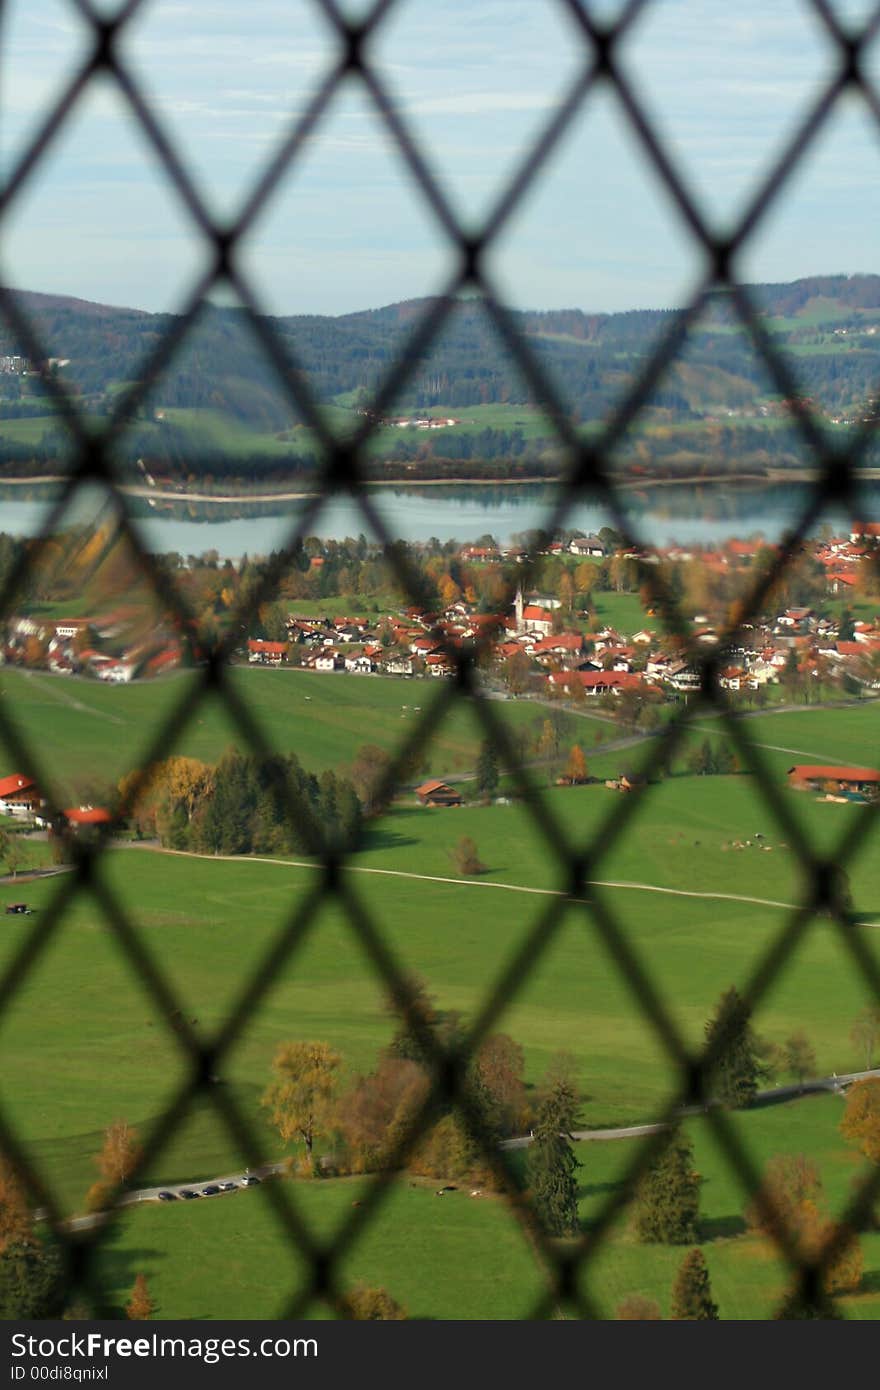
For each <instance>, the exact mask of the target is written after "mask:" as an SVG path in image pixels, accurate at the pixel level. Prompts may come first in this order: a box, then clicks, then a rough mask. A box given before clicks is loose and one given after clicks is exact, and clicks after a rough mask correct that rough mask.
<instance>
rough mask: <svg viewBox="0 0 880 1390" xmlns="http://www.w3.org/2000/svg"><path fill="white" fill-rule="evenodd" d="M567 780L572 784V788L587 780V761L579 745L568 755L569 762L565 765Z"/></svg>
mask: <svg viewBox="0 0 880 1390" xmlns="http://www.w3.org/2000/svg"><path fill="white" fill-rule="evenodd" d="M565 779H566V781H567V782H571V784H572V786H577V785H578V784H579V783H581V782H586V780H587V760H586V758H585V757H584V750H583V748H581V746H580V744H579V743H576V744H575V745H574V747H573V748H572V750H571V752H570V753H569V755H568V762H567V763H566V765H565Z"/></svg>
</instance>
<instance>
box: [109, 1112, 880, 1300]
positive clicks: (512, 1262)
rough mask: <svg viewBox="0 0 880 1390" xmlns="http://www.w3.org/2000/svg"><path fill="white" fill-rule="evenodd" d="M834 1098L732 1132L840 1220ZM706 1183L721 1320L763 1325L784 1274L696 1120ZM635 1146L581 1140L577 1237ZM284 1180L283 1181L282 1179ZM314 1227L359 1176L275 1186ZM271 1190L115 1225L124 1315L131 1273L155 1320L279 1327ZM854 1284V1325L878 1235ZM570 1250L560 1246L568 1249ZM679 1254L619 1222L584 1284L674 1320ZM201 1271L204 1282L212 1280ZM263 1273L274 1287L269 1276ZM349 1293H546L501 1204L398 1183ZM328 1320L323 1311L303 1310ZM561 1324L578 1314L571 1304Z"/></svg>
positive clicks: (866, 1294) (352, 1261)
mask: <svg viewBox="0 0 880 1390" xmlns="http://www.w3.org/2000/svg"><path fill="white" fill-rule="evenodd" d="M841 1112H842V1103H841V1101H840V1100H839V1099H838V1098H836V1097H827V1098H821V1099H808V1100H803V1101H797V1102H792V1103H789V1104H786V1105H781V1106H775V1107H768V1108H764V1109H759V1110H754V1111H751V1112H748V1113H744V1114H739V1115H737V1116H735V1117H734V1125H735V1128H736V1130H737V1132H738V1136H739V1138H740V1139H741V1141H742V1142H743V1144H744V1145H745V1146H746V1148H747V1149H748V1151H749V1154H750V1157H751V1159H752V1161H753V1163H755V1164H756V1166H757V1167H758V1169H759V1170H760V1168H761V1167H762V1166H763V1163H764V1162H765V1161H766V1159H768V1158H770V1157H771V1156H773V1155H775V1154H779V1153H792V1154H793V1153H804V1154H807V1155H808V1156H809V1157H810V1158H812V1159H813V1160H814V1161H815V1162H816V1163H817V1165H818V1167H819V1170H820V1173H821V1175H822V1181H823V1188H824V1201H825V1205H826V1207H827V1210H828V1211H829V1212H831V1213H839V1212H840V1211H841V1210H842V1208H843V1206H844V1205H845V1203H846V1201H847V1199H848V1197H849V1194H850V1185H851V1182H852V1180H853V1178H854V1177H855V1176H856V1175H860V1174H861V1173H862V1169H861V1167H860V1164H859V1162H858V1160H857V1158H856V1156H855V1155H854V1154H853V1153H852V1151H851V1150H849V1149H848V1148H847V1147H846V1146H845V1145H844V1144H843V1142H842V1140H841V1139H840V1137H839V1134H838V1132H837V1127H838V1124H839V1120H840V1115H841ZM687 1127H688V1130H689V1132H690V1134H691V1137H692V1139H693V1141H694V1150H695V1158H696V1166H697V1169H698V1171H699V1172H700V1174H701V1176H702V1178H703V1185H702V1188H701V1231H700V1236H701V1243H702V1247H703V1250H704V1253H705V1256H706V1260H707V1263H708V1266H709V1271H710V1276H711V1280H712V1290H713V1295H714V1297H715V1299H716V1302H717V1303H718V1305H719V1311H720V1316H721V1317H722V1318H733V1319H741V1318H768V1317H772V1315H773V1312H774V1310H775V1308H776V1307H777V1306H778V1304H779V1303H780V1301H781V1299H782V1297H783V1294H784V1292H785V1289H786V1285H787V1270H786V1267H785V1265H784V1264H783V1262H782V1261H781V1259H780V1258H779V1257H778V1256H777V1255H776V1254H775V1252H774V1250H773V1248H772V1247H771V1246H770V1245H769V1243H768V1242H766V1241H765V1240H763V1239H761V1238H759V1237H756V1236H755V1235H752V1234H749V1233H748V1232H747V1231H746V1230H745V1225H744V1222H743V1216H742V1214H743V1208H744V1206H745V1203H746V1200H747V1199H746V1196H745V1194H744V1192H743V1190H742V1188H741V1186H740V1183H739V1181H738V1179H737V1178H736V1176H735V1174H734V1173H733V1172H732V1170H731V1168H730V1165H729V1163H728V1162H727V1161H726V1160H725V1158H724V1156H723V1155H722V1154H721V1153H720V1152H719V1149H718V1146H717V1142H716V1141H715V1139H714V1137H713V1135H712V1133H711V1132H710V1130H709V1128H708V1126H707V1125H706V1123H705V1122H704V1121H696V1120H695V1121H691V1122H689V1124H688V1126H687ZM637 1142H638V1141H635V1140H629V1141H619V1142H617V1141H616V1142H612V1143H601V1142H600V1143H592V1144H587V1143H581V1144H579V1145H578V1146H577V1150H576V1151H577V1156H578V1158H579V1160H580V1162H581V1164H582V1167H581V1169H580V1172H579V1174H578V1180H579V1185H580V1215H581V1219H582V1222H583V1224H584V1226H585V1228H586V1229H589V1226H590V1223H591V1222H592V1221H593V1220H594V1219H595V1217H596V1215H597V1214H598V1212H599V1211H600V1210H601V1208H602V1206H603V1204H604V1203H605V1202H607V1200H608V1199H609V1196H611V1195H612V1194H613V1192H614V1190H615V1189H616V1187H617V1186H618V1184H619V1183H620V1181H621V1176H622V1173H623V1171H624V1169H625V1166H626V1165H627V1164H628V1163H630V1162H631V1161H632V1159H633V1157H634V1155H635V1149H636V1144H637ZM282 1181H283V1180H282ZM284 1187H285V1189H286V1191H285V1194H284V1195H285V1196H288V1195H289V1196H291V1197H292V1198H294V1199H295V1202H296V1206H297V1209H298V1210H299V1212H300V1214H301V1215H302V1217H303V1218H304V1219H305V1220H306V1222H307V1224H308V1226H309V1229H310V1230H311V1231H313V1232H314V1233H315V1234H316V1235H318V1236H319V1237H320V1238H323V1239H327V1238H328V1237H330V1236H332V1235H334V1234H336V1233H338V1232H339V1231H340V1230H341V1229H342V1228H343V1227H344V1226H345V1224H346V1223H347V1222H348V1221H349V1220H350V1219H351V1218H353V1217H356V1216H357V1213H356V1212H354V1211H353V1210H352V1207H353V1206H354V1205H355V1204H356V1203H358V1202H359V1201H360V1199H361V1197H362V1196H363V1180H362V1179H353V1178H352V1179H336V1180H325V1181H316V1182H298V1183H296V1184H295V1185H292V1184H289V1183H288V1182H284ZM266 1197H267V1194H266V1193H265V1191H262V1190H259V1189H258V1190H254V1191H250V1192H244V1191H242V1192H238V1193H236V1194H235V1195H234V1196H232V1197H229V1198H225V1199H223V1200H217V1201H214V1200H202V1201H199V1202H187V1203H183V1202H180V1203H176V1204H174V1205H171V1204H170V1203H169V1204H168V1205H167V1206H159V1205H158V1204H156V1205H152V1204H151V1205H149V1206H146V1205H145V1206H143V1207H140V1208H138V1209H136V1210H134V1211H132V1212H131V1213H126V1214H125V1215H124V1216H122V1217H121V1218H120V1220H119V1221H118V1223H117V1225H116V1226H115V1227H114V1229H113V1231H112V1232H111V1233H110V1235H109V1236H108V1238H107V1241H106V1244H105V1245H104V1247H103V1249H102V1252H101V1255H100V1257H99V1260H98V1266H97V1268H98V1273H99V1277H100V1280H101V1283H102V1286H103V1287H104V1289H105V1291H106V1297H107V1299H108V1301H109V1302H110V1303H111V1304H113V1303H116V1304H118V1305H119V1306H121V1305H122V1304H123V1303H124V1302H125V1300H126V1297H127V1295H128V1293H129V1291H130V1289H131V1285H132V1282H133V1280H134V1277H135V1275H136V1274H137V1273H143V1274H145V1275H146V1277H147V1280H148V1283H149V1287H150V1290H151V1293H152V1294H153V1296H154V1298H155V1299H156V1301H157V1304H158V1308H157V1316H158V1317H160V1318H161V1317H182V1318H208V1319H212V1318H218V1319H219V1318H233V1317H234V1318H277V1317H281V1316H283V1315H284V1314H285V1313H286V1311H287V1308H288V1307H289V1305H290V1303H291V1302H292V1300H293V1298H294V1297H295V1296H297V1295H300V1294H302V1293H303V1290H304V1288H305V1287H307V1286H306V1284H305V1278H306V1269H305V1266H304V1264H303V1261H302V1260H301V1259H300V1258H299V1257H298V1256H297V1255H296V1254H295V1252H293V1251H292V1250H291V1248H290V1245H289V1242H288V1241H286V1239H285V1237H284V1235H283V1234H282V1233H281V1232H280V1230H279V1227H278V1223H277V1220H276V1218H275V1216H274V1213H273V1211H272V1210H271V1208H270V1206H269V1203H268V1201H267V1200H266ZM861 1243H862V1250H863V1255H864V1268H865V1274H864V1278H863V1283H862V1289H861V1290H860V1291H859V1292H858V1293H856V1294H851V1295H848V1296H846V1297H844V1298H841V1299H840V1300H839V1309H840V1312H841V1313H842V1314H843V1316H845V1317H847V1318H858V1319H861V1318H876V1317H877V1316H878V1313H880V1234H876V1233H875V1234H870V1235H864V1236H862V1238H861ZM564 1244H565V1243H562V1245H563V1247H564ZM683 1254H684V1250H683V1249H682V1248H681V1247H673V1246H657V1245H640V1244H637V1243H636V1242H635V1241H634V1239H633V1236H632V1234H631V1232H630V1230H629V1225H628V1215H626V1214H625V1215H624V1216H623V1217H622V1218H620V1219H619V1221H618V1222H617V1224H616V1225H614V1226H613V1227H612V1228H611V1231H610V1232H609V1237H608V1239H607V1240H606V1241H605V1242H603V1244H602V1245H601V1246H600V1248H599V1251H598V1252H597V1255H596V1258H595V1259H593V1260H592V1262H591V1263H590V1265H589V1266H588V1267H587V1268H586V1269H585V1270H584V1272H583V1273H582V1275H581V1278H580V1282H579V1287H580V1290H581V1293H582V1294H583V1295H584V1297H586V1298H588V1299H589V1300H590V1304H591V1306H592V1309H593V1310H594V1311H595V1313H596V1314H597V1315H598V1316H601V1317H613V1316H614V1312H615V1309H616V1307H617V1305H618V1303H619V1302H620V1301H621V1300H622V1299H623V1298H625V1297H626V1296H627V1295H628V1294H633V1293H642V1294H645V1295H647V1296H648V1297H651V1298H654V1299H656V1300H657V1302H658V1303H659V1305H660V1309H661V1313H662V1315H663V1316H664V1317H668V1316H669V1313H670V1291H671V1287H672V1282H673V1279H674V1277H675V1272H676V1270H677V1268H678V1265H679V1264H680V1262H681V1259H682V1256H683ZM206 1270H209V1271H210V1278H209V1279H208V1280H207V1281H206ZM267 1270H271V1272H272V1273H271V1278H267V1277H266V1271H267ZM338 1284H339V1287H340V1289H341V1290H343V1291H345V1290H347V1289H350V1288H352V1287H354V1286H356V1285H357V1284H367V1285H377V1284H378V1285H382V1286H384V1287H386V1288H387V1289H388V1290H389V1292H390V1293H391V1294H392V1295H393V1296H394V1297H395V1298H396V1299H397V1300H398V1301H399V1302H401V1303H402V1304H403V1305H404V1307H405V1308H406V1309H407V1311H408V1312H409V1315H410V1317H415V1318H419V1317H423V1318H424V1317H427V1318H497V1319H509V1318H520V1317H528V1316H529V1315H530V1314H531V1313H532V1312H533V1310H534V1309H535V1308H536V1306H537V1305H538V1303H539V1301H540V1299H541V1297H542V1295H543V1293H544V1292H545V1289H546V1284H545V1281H544V1275H543V1274H542V1272H541V1268H540V1265H539V1264H538V1262H537V1259H536V1256H535V1253H534V1251H533V1248H532V1246H531V1244H530V1242H529V1240H528V1238H527V1236H526V1235H525V1234H524V1233H523V1231H522V1229H521V1228H520V1226H519V1225H518V1224H517V1222H516V1220H515V1218H514V1217H513V1215H512V1213H511V1211H510V1209H509V1207H508V1205H507V1203H506V1201H505V1199H504V1198H503V1197H501V1196H481V1197H479V1198H472V1197H471V1196H470V1194H469V1190H468V1189H467V1188H465V1189H463V1190H459V1191H454V1192H447V1193H445V1194H444V1195H443V1198H442V1200H438V1199H437V1197H436V1195H435V1189H434V1187H433V1186H429V1185H426V1184H421V1183H419V1184H416V1183H413V1182H412V1181H410V1180H408V1179H407V1178H406V1177H403V1178H401V1179H400V1180H399V1181H398V1182H397V1183H396V1184H395V1185H394V1186H393V1187H392V1189H391V1191H390V1194H389V1195H388V1197H387V1199H386V1200H385V1201H384V1202H383V1203H382V1204H381V1205H380V1206H379V1208H378V1212H377V1214H376V1215H375V1218H374V1219H373V1220H372V1221H371V1222H370V1223H369V1224H368V1225H367V1226H366V1227H365V1228H364V1229H363V1232H362V1233H361V1234H360V1235H359V1236H358V1238H357V1239H356V1241H355V1242H354V1243H353V1245H352V1246H351V1248H350V1250H349V1251H348V1252H347V1253H346V1255H345V1256H344V1257H343V1259H342V1260H341V1262H340V1265H339V1267H338ZM306 1309H307V1316H309V1317H316V1318H321V1317H327V1316H331V1315H332V1314H330V1313H329V1310H328V1308H327V1307H326V1305H322V1304H317V1303H312V1304H308V1303H307V1304H306ZM555 1315H556V1316H560V1315H562V1316H566V1315H567V1316H576V1315H577V1313H576V1310H575V1309H574V1308H573V1307H571V1306H569V1307H564V1308H562V1309H557V1310H555Z"/></svg>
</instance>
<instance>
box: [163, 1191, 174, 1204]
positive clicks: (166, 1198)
mask: <svg viewBox="0 0 880 1390" xmlns="http://www.w3.org/2000/svg"><path fill="white" fill-rule="evenodd" d="M159 1201H160V1202H176V1201H177V1193H176V1192H160V1193H159Z"/></svg>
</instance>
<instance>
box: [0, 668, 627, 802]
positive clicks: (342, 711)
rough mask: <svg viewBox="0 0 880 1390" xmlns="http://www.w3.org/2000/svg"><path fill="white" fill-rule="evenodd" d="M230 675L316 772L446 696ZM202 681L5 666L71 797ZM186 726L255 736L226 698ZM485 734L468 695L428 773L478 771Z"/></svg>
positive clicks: (35, 740) (408, 688)
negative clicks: (233, 717)
mask: <svg viewBox="0 0 880 1390" xmlns="http://www.w3.org/2000/svg"><path fill="white" fill-rule="evenodd" d="M229 678H230V682H231V685H232V687H233V690H234V691H235V692H236V693H238V694H239V695H240V696H243V697H245V698H246V699H247V702H248V708H249V710H250V711H251V714H252V717H253V718H254V720H255V721H256V722H257V724H258V725H259V727H260V728H261V729H262V731H263V733H264V735H265V737H266V738H267V740H268V741H269V742H271V743H272V745H273V747H275V748H277V749H279V750H280V751H282V752H293V753H296V754H297V756H298V757H299V758H300V760H301V762H302V763H303V765H304V766H305V767H307V768H309V769H310V770H314V771H322V770H323V769H324V768H327V767H333V768H337V769H339V768H343V767H345V766H346V765H347V764H349V763H350V762H351V761H352V760H353V758H354V756H355V754H356V752H357V750H358V748H359V747H360V746H361V745H362V744H364V743H375V744H378V745H379V746H380V747H383V748H387V749H393V748H395V747H397V746H398V744H399V743H400V741H401V740H402V739H403V738H404V737H405V736H406V734H407V733H409V732H410V731H411V730H412V728H413V725H414V723H415V721H416V720H417V719H418V718H419V714H418V713H417V712H416V707H417V706H418V707H420V708H421V711H422V712H423V713H424V712H425V711H427V710H428V709H429V707H430V706H431V704H432V702H433V701H435V700H437V699H438V697H441V696H442V694H443V691H442V690H441V689H440V688H439V683H435V682H431V681H427V680H397V679H394V678H393V677H383V676H370V677H366V676H364V677H355V676H349V675H342V674H338V675H332V674H331V675H322V674H315V673H314V672H307V671H295V670H288V671H272V670H265V669H263V670H260V669H253V668H247V667H241V668H234V669H232V670H231V671H230V675H229ZM198 680H199V673H198V672H191V673H188V672H181V673H179V674H177V675H175V676H173V677H171V678H169V679H166V680H162V681H147V682H135V683H134V684H132V685H128V686H110V685H106V684H104V683H102V682H100V681H83V680H70V679H65V678H64V677H59V676H52V675H49V674H48V673H45V672H25V671H21V670H17V669H13V668H11V667H5V668H4V669H3V670H2V671H0V694H2V695H3V697H4V705H5V707H6V709H7V710H8V713H9V716H10V718H11V719H12V720H13V721H14V723H15V725H16V726H17V727H18V728H19V729H20V731H21V734H22V736H23V737H24V738H25V739H27V740H28V741H29V743H30V745H31V746H32V747H33V748H34V750H35V753H36V756H37V757H38V758H39V759H40V760H41V763H42V764H43V765H44V766H45V767H46V769H47V776H48V777H49V778H50V781H52V784H53V785H54V786H57V787H59V789H60V794H61V796H62V799H64V800H67V799H68V798H75V797H76V796H77V795H80V794H81V788H82V787H83V786H84V785H86V786H89V787H92V786H94V784H95V783H96V782H99V783H101V784H106V783H107V782H110V781H113V782H115V781H116V780H117V779H118V778H119V777H120V776H121V775H122V773H123V772H126V771H128V769H129V768H131V767H137V766H138V765H139V762H140V760H141V759H142V758H144V757H145V756H146V755H147V753H148V751H149V748H150V744H151V740H152V738H154V737H155V735H156V733H157V731H158V730H159V728H160V727H161V725H162V722H163V720H165V719H167V718H169V717H170V715H171V712H172V711H173V710H174V709H176V708H177V707H178V705H179V704H180V703H181V702H182V703H183V705H184V707H186V713H187V714H189V713H190V712H191V711H190V709H189V708H188V704H189V702H188V701H187V699H186V696H187V692H188V691H189V690H191V689H195V688H196V687H197V682H198ZM492 709H493V712H494V713H495V715H496V717H497V718H498V719H500V720H502V721H503V722H504V723H505V724H506V725H507V727H508V728H509V729H510V730H511V732H515V731H516V730H517V729H531V728H532V727H533V726H534V725H535V724H536V721H537V725H538V732H539V731H540V723H541V722H542V721H543V719H544V718H546V717H547V711H545V710H544V709H543V708H542V707H540V706H534V705H531V704H528V703H523V702H520V701H514V700H509V701H498V702H495V703H494V704H493V706H492ZM584 723H585V721H583V720H580V719H578V718H577V716H571V717H570V718H569V719H568V721H567V730H568V731H569V732H570V734H571V741H572V742H574V739H575V737H581V736H582V730H583V727H584ZM178 726H179V736H178V739H177V743H176V746H175V748H174V750H173V751H175V752H177V753H185V754H187V755H188V756H190V757H195V758H202V759H203V760H204V761H206V762H216V761H217V759H218V758H219V757H220V756H221V754H222V753H223V750H224V749H225V748H226V747H228V746H229V745H230V744H237V745H238V746H239V747H243V746H244V737H243V735H242V733H241V732H240V731H239V730H238V729H236V728H233V727H232V725H231V724H230V722H229V719H228V717H227V716H226V715H225V713H224V711H223V710H222V708H221V707H220V706H219V705H218V703H217V702H216V700H208V701H206V702H205V703H203V704H202V705H200V707H199V708H198V709H197V710H195V711H194V712H192V717H191V718H190V720H189V722H188V723H187V724H186V725H185V726H182V725H180V721H178ZM588 727H589V741H590V742H591V743H592V742H593V741H595V738H596V735H597V734H598V735H599V737H600V738H601V739H605V738H608V737H613V736H614V734H615V733H616V732H617V731H616V730H615V728H614V726H613V725H612V724H609V723H608V722H607V721H604V720H598V719H591V720H590V721H589V723H588ZM484 736H485V735H484V732H483V730H482V728H481V727H480V726H479V725H478V723H477V721H476V719H475V716H474V715H473V713H472V710H471V708H470V706H469V704H468V703H467V702H465V701H462V700H458V701H456V703H455V706H454V708H453V709H452V710H451V712H450V713H449V715H448V717H447V718H446V719H444V720H443V722H442V724H441V726H440V727H439V728H438V729H437V730H436V733H435V735H434V737H433V739H432V740H431V743H430V746H429V747H428V748H427V749H426V752H425V757H426V767H425V770H426V772H430V773H437V774H441V775H444V774H450V773H455V772H463V771H468V770H470V769H472V768H473V767H474V764H475V762H476V758H477V753H478V750H479V746H480V743H481V742H482V740H483V738H484ZM169 751H171V750H169ZM11 756H12V755H11V754H7V755H5V756H4V759H3V761H4V762H8V761H9V758H10V757H11ZM8 770H9V771H16V770H17V769H16V768H13V767H9V769H8Z"/></svg>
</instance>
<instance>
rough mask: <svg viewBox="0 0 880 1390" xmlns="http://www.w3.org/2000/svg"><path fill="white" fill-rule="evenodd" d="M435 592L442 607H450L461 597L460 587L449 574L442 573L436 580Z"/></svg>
mask: <svg viewBox="0 0 880 1390" xmlns="http://www.w3.org/2000/svg"><path fill="white" fill-rule="evenodd" d="M437 592H438V594H439V595H440V602H441V604H442V605H443V607H444V608H451V607H452V605H453V604H454V603H458V600H459V599H460V598H461V589H460V588H459V587H458V585H457V584H456V582H455V580H454V579H453V578H452V576H451V575H449V574H442V575H441V576H440V578H439V579H438V581H437Z"/></svg>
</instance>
